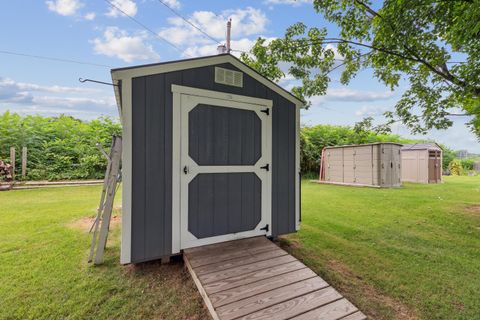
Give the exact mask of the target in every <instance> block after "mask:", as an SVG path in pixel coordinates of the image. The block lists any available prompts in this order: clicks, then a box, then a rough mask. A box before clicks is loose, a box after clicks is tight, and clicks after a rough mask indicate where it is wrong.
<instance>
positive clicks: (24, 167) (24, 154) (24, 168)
mask: <svg viewBox="0 0 480 320" xmlns="http://www.w3.org/2000/svg"><path fill="white" fill-rule="evenodd" d="M26 176H27V147H23V148H22V180H25V177H26Z"/></svg>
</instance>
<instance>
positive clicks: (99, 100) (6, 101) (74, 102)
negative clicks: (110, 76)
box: [0, 78, 118, 119]
mask: <svg viewBox="0 0 480 320" xmlns="http://www.w3.org/2000/svg"><path fill="white" fill-rule="evenodd" d="M0 102H1V103H0V113H1V112H4V111H7V110H11V111H13V112H18V113H22V114H43V115H59V114H62V113H63V114H68V115H72V116H76V117H80V118H84V119H86V118H96V117H98V116H100V115H109V116H114V117H117V116H118V114H117V108H116V104H115V99H114V97H113V94H112V93H111V92H110V91H102V90H100V89H92V88H80V87H67V86H59V85H51V86H47V85H40V84H35V83H24V82H17V81H15V80H13V79H8V78H0Z"/></svg>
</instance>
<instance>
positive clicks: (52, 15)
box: [0, 0, 480, 153]
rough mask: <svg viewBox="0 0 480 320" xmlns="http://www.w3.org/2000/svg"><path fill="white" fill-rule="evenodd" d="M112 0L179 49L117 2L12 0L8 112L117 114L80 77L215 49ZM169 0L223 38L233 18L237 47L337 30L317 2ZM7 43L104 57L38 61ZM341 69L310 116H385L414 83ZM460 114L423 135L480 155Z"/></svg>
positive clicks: (6, 28) (187, 30)
mask: <svg viewBox="0 0 480 320" xmlns="http://www.w3.org/2000/svg"><path fill="white" fill-rule="evenodd" d="M111 1H112V2H114V3H116V4H117V5H118V6H119V7H121V8H122V9H123V10H124V11H125V12H127V13H128V14H130V15H131V16H133V17H135V19H137V20H138V21H140V22H141V23H143V24H144V25H146V26H147V27H148V28H149V29H150V30H151V31H153V32H154V33H157V34H158V35H159V36H160V37H164V38H167V39H168V41H169V42H171V43H173V44H174V46H175V47H176V48H174V47H173V46H170V45H169V44H167V43H166V42H164V41H162V40H161V39H159V37H156V36H155V35H153V34H152V33H150V32H149V31H147V30H145V29H143V28H142V27H141V26H139V25H137V24H135V22H133V21H132V20H131V19H129V18H128V17H125V16H124V15H123V14H122V13H120V12H118V11H116V10H113V9H112V7H111V6H110V5H109V4H108V3H107V2H106V1H86V0H49V1H38V0H37V1H26V0H25V1H5V2H4V3H3V8H2V10H1V11H0V28H1V30H2V35H3V36H2V41H1V44H0V51H3V53H0V112H3V111H6V110H10V111H13V112H18V113H22V114H44V115H58V114H60V113H64V114H69V115H73V116H76V117H79V118H82V119H92V118H95V117H98V116H100V115H107V116H112V117H118V115H117V109H116V106H115V100H114V97H113V90H112V88H111V87H108V86H102V85H95V84H80V83H79V82H78V78H79V77H83V78H92V79H97V80H101V81H107V82H109V81H111V79H110V68H113V67H122V66H129V65H135V64H143V63H152V62H158V61H168V60H176V59H181V58H186V57H189V56H202V55H210V54H215V52H216V46H217V44H216V43H214V42H213V41H212V40H210V39H208V38H206V37H204V36H203V35H202V34H200V33H199V32H197V31H196V30H194V29H192V28H191V27H190V26H188V25H187V24H186V23H185V22H184V21H182V20H181V19H180V18H179V17H177V16H175V15H174V14H173V13H172V12H171V11H170V10H169V9H168V8H166V7H165V6H163V5H162V4H161V3H160V2H159V1H158V0H137V1H135V0H111ZM163 1H164V2H166V3H167V4H169V6H171V7H172V8H174V9H175V10H176V11H178V12H179V13H181V14H182V15H183V16H185V17H187V18H188V19H189V20H190V21H191V22H193V23H194V24H196V25H198V26H200V27H201V28H202V29H203V30H205V31H206V32H207V33H208V34H210V35H211V36H213V37H214V38H215V39H218V40H219V41H223V39H224V34H225V23H226V21H227V20H228V18H232V21H233V22H232V25H233V26H232V33H233V37H232V38H233V41H232V48H233V49H237V50H248V49H249V48H250V46H251V45H252V44H253V43H254V41H255V39H256V38H257V37H258V36H263V37H266V38H275V37H279V36H281V35H282V34H283V32H284V30H285V28H286V27H288V26H289V25H291V24H293V23H295V22H297V21H303V22H304V23H306V24H307V25H308V26H317V27H327V28H328V31H329V33H330V35H335V34H336V33H337V32H338V30H337V28H336V27H335V26H334V25H331V24H328V23H327V22H325V21H323V20H322V17H321V16H320V15H317V14H315V13H314V11H313V9H312V7H311V3H310V1H309V0H297V1H295V0H260V1H247V0H245V1H220V0H218V1H217V0H212V1H193V0H163ZM5 51H7V52H14V53H21V54H29V55H37V56H48V57H55V58H60V59H68V60H75V61H79V62H86V63H92V64H97V65H95V66H94V65H89V64H77V63H66V62H59V61H49V60H42V59H35V58H31V57H24V56H18V55H11V54H6V53H5ZM340 72H341V69H339V70H338V71H334V72H333V73H332V79H333V81H332V83H331V84H330V87H329V90H328V92H327V94H326V95H325V96H323V97H315V98H313V99H312V102H313V105H312V107H311V108H310V109H309V110H307V111H303V113H302V123H303V124H309V125H314V124H341V125H352V124H354V123H355V122H358V121H360V120H361V119H362V118H363V117H364V116H366V115H371V116H374V117H375V118H376V119H377V121H381V119H382V117H381V113H383V112H384V111H386V110H392V109H393V106H394V105H395V102H396V101H397V100H398V99H399V97H400V96H401V94H402V92H403V90H405V86H406V84H402V85H401V86H400V87H399V88H397V89H396V90H395V91H393V92H392V91H390V90H389V89H388V88H386V87H384V86H383V85H382V84H380V83H379V82H378V81H376V80H375V79H374V78H373V76H372V72H371V71H369V70H365V71H362V72H361V73H360V74H359V75H358V76H357V77H356V78H355V79H354V80H353V81H352V82H351V83H350V84H349V85H348V86H342V85H341V84H340V83H339V82H338V79H339V76H340ZM280 84H281V85H283V86H285V87H286V88H289V87H291V86H292V85H293V83H292V81H290V80H289V79H288V78H287V79H284V80H282V81H281V82H280ZM454 120H455V125H454V126H453V127H452V128H450V129H449V130H446V131H436V130H433V131H431V132H429V133H428V134H427V135H426V136H421V138H429V139H435V140H436V141H438V142H441V143H444V144H446V145H448V146H449V147H451V148H453V149H468V150H469V151H470V152H476V153H480V144H479V143H478V142H477V141H476V139H475V137H474V136H473V135H472V134H471V133H470V132H469V130H468V129H467V128H466V127H465V124H464V123H465V122H466V121H467V119H454ZM393 132H394V133H398V134H401V135H404V136H411V135H410V134H409V133H408V130H406V129H405V128H404V127H403V126H401V125H397V126H395V127H393Z"/></svg>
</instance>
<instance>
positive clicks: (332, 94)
mask: <svg viewBox="0 0 480 320" xmlns="http://www.w3.org/2000/svg"><path fill="white" fill-rule="evenodd" d="M393 95H394V92H392V91H365V90H354V89H348V88H333V89H328V90H327V94H326V95H325V96H323V98H324V99H325V100H330V101H356V102H358V101H373V100H387V99H390V98H392V97H393Z"/></svg>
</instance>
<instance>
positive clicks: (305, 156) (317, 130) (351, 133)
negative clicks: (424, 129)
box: [300, 125, 421, 175]
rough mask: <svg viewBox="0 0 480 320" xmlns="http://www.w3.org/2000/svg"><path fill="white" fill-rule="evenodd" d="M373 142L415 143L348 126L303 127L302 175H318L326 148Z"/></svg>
mask: <svg viewBox="0 0 480 320" xmlns="http://www.w3.org/2000/svg"><path fill="white" fill-rule="evenodd" d="M373 142H398V143H415V142H421V141H419V140H409V139H404V138H402V137H400V136H398V135H393V134H378V133H377V132H374V131H371V130H363V131H361V132H359V131H358V128H352V127H348V126H332V125H317V126H305V127H303V128H301V131H300V165H301V170H302V174H307V175H308V174H311V173H314V174H318V171H319V168H320V157H321V154H322V150H323V148H324V147H327V146H337V145H348V144H362V143H373Z"/></svg>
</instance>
